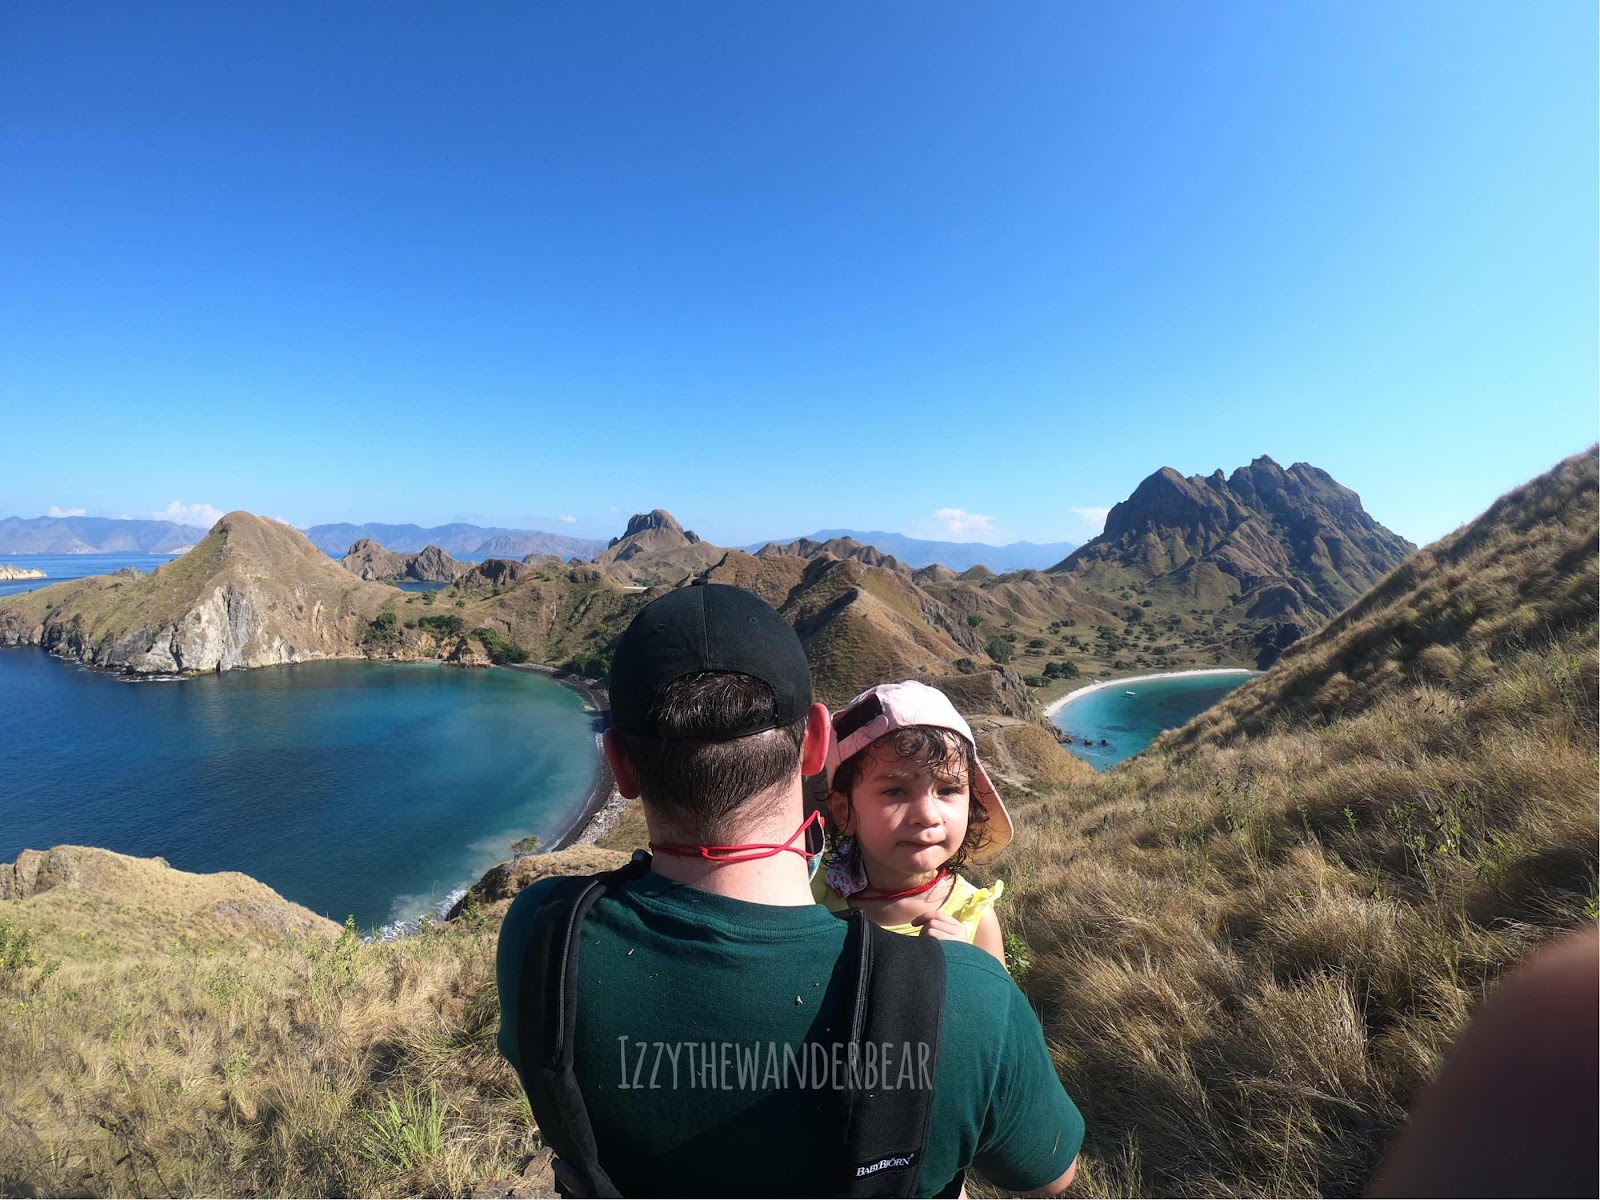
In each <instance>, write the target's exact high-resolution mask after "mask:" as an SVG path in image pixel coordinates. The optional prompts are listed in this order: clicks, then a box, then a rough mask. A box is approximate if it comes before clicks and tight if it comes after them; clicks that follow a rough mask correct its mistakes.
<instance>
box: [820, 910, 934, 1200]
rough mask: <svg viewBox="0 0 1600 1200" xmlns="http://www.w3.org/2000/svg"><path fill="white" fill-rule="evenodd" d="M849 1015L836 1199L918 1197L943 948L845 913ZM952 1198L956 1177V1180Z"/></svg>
mask: <svg viewBox="0 0 1600 1200" xmlns="http://www.w3.org/2000/svg"><path fill="white" fill-rule="evenodd" d="M842 915H843V916H844V918H845V920H846V921H848V922H849V925H850V932H849V934H848V935H847V936H846V938H845V955H846V956H847V960H848V961H847V966H846V969H847V972H848V974H847V976H846V978H847V979H849V980H850V983H851V992H850V994H851V996H852V1004H853V1011H852V1013H851V1018H850V1044H849V1047H848V1050H847V1059H846V1061H847V1065H848V1066H849V1067H850V1069H849V1070H847V1072H846V1081H847V1083H848V1085H849V1086H847V1087H846V1088H845V1089H844V1090H843V1091H841V1092H840V1093H839V1098H840V1102H841V1106H840V1107H841V1111H840V1117H841V1120H842V1123H843V1130H842V1132H843V1145H844V1161H843V1164H842V1170H841V1172H840V1176H839V1179H838V1194H839V1195H841V1196H910V1195H913V1194H914V1189H915V1188H916V1184H917V1174H918V1171H919V1169H920V1168H921V1165H922V1154H923V1149H924V1147H925V1146H926V1144H927V1141H928V1124H929V1120H930V1118H931V1117H932V1115H933V1081H934V1072H935V1071H936V1069H937V1068H938V1065H939V1031H940V1026H941V1023H942V1021H943V1018H944V993H945V969H944V968H945V963H944V948H943V947H942V946H940V945H939V943H938V941H937V940H936V939H934V938H931V937H906V936H905V935H904V934H900V933H890V932H889V931H888V930H887V929H883V928H880V927H879V926H877V925H875V924H873V922H872V921H870V920H868V919H867V915H866V914H865V913H864V912H862V911H861V910H860V909H857V908H852V909H847V910H846V911H845V913H844V914H842ZM954 1187H955V1190H954V1191H951V1192H950V1193H949V1194H950V1195H955V1194H957V1193H958V1192H959V1191H960V1188H961V1177H960V1176H959V1175H958V1176H957V1177H956V1179H955V1181H954Z"/></svg>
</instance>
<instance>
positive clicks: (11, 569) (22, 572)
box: [0, 563, 49, 582]
mask: <svg viewBox="0 0 1600 1200" xmlns="http://www.w3.org/2000/svg"><path fill="white" fill-rule="evenodd" d="M48 578H49V576H48V575H46V574H45V573H44V572H43V571H41V570H39V569H38V568H37V567H15V566H12V565H11V564H10V563H0V582H10V581H11V580H15V579H48Z"/></svg>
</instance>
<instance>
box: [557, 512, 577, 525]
mask: <svg viewBox="0 0 1600 1200" xmlns="http://www.w3.org/2000/svg"><path fill="white" fill-rule="evenodd" d="M556 520H558V521H560V522H561V523H562V524H563V525H576V524H577V523H578V518H577V517H575V516H573V515H572V514H571V513H563V514H562V515H561V516H559V517H557V518H556Z"/></svg>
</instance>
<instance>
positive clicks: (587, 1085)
mask: <svg viewBox="0 0 1600 1200" xmlns="http://www.w3.org/2000/svg"><path fill="white" fill-rule="evenodd" d="M554 882H555V881H554V880H541V881H540V882H539V883H537V884H534V885H533V886H531V887H529V888H527V889H526V890H525V891H523V893H522V894H521V895H519V896H518V897H517V898H516V900H515V901H514V902H513V903H512V905H511V909H510V911H509V912H508V913H507V914H506V919H505V924H504V927H503V928H502V929H501V933H500V953H499V962H498V970H497V975H498V979H499V985H500V1051H501V1053H502V1054H504V1055H505V1056H506V1058H507V1059H509V1060H510V1062H511V1064H512V1065H513V1066H517V1067H518V1068H519V1071H520V1065H519V1064H518V1062H517V1046H516V1028H517V989H518V986H519V983H520V981H521V978H522V967H523V951H524V947H525V945H526V942H527V933H528V926H529V921H530V919H531V918H532V916H533V912H534V909H535V908H536V907H537V906H538V904H539V903H540V900H541V899H542V897H543V896H544V895H545V894H546V892H547V891H548V889H549V888H550V887H551V886H553V884H554ZM582 936H583V939H584V945H583V951H582V960H581V967H580V982H579V1008H578V1012H579V1016H578V1024H577V1043H576V1047H575V1056H576V1064H577V1074H578V1083H579V1086H580V1088H581V1089H582V1091H583V1096H584V1100H585V1103H586V1104H587V1105H588V1109H589V1117H590V1121H591V1123H592V1124H593V1126H594V1131H595V1140H596V1143H597V1144H598V1146H599V1149H600V1161H601V1163H602V1165H603V1166H604V1167H605V1169H606V1172H607V1173H608V1174H609V1175H610V1176H611V1179H612V1181H613V1182H614V1183H615V1184H616V1185H617V1186H618V1188H619V1189H620V1190H621V1191H622V1193H623V1194H624V1195H652V1196H679V1195H699V1196H735V1195H737V1196H744V1195H769V1196H821V1195H827V1194H829V1193H830V1191H832V1190H834V1187H835V1185H834V1183H833V1180H834V1179H836V1178H837V1171H838V1169H839V1162H838V1153H837V1145H838V1142H837V1137H836V1134H835V1131H834V1129H833V1127H832V1126H831V1125H830V1120H831V1119H832V1114H833V1113H834V1111H835V1108H834V1106H833V1103H832V1101H833V1097H832V1095H831V1094H830V1093H829V1092H828V1091H827V1090H825V1089H826V1088H827V1087H829V1086H832V1085H833V1083H834V1082H835V1081H837V1080H838V1079H839V1072H840V1068H841V1066H842V1064H841V1063H840V1062H838V1061H837V1059H834V1058H831V1057H830V1054H829V1049H828V1048H829V1047H831V1046H832V1045H834V1044H836V1043H838V1044H843V1043H844V1042H845V1041H846V1040H847V1036H848V1035H847V1034H846V1033H845V1032H843V1031H841V1029H840V1027H841V1025H843V1024H844V1022H845V1020H846V1019H847V1018H848V1015H849V1006H848V1003H847V998H846V997H845V995H844V992H845V986H846V985H845V982H844V971H843V969H842V968H840V967H839V965H838V959H839V957H840V952H841V951H842V949H843V947H844V937H845V923H844V922H843V921H841V920H839V919H838V918H837V917H835V916H833V915H832V914H830V913H829V912H827V911H826V910H825V909H823V908H821V907H820V906H807V907H781V906H777V905H769V904H750V903H747V902H745V901H742V900H733V899H729V898H728V897H726V896H718V895H715V894H713V893H711V892H705V891H701V890H700V889H698V888H693V887H688V886H685V885H683V884H677V883H673V882H671V881H669V880H666V879H663V878H662V877H661V876H659V875H654V874H652V875H647V876H645V877H644V878H643V879H640V880H638V881H636V882H634V883H630V884H627V885H624V886H623V887H621V888H619V889H617V890H616V891H614V892H612V893H611V894H609V895H608V896H606V897H605V898H604V899H602V900H600V901H599V902H597V903H596V904H595V906H594V907H593V908H592V909H591V910H590V912H589V915H588V917H587V918H586V919H585V921H584V924H583V933H582ZM940 944H941V945H942V946H943V947H944V948H945V954H946V975H947V983H946V995H945V1005H944V1024H943V1027H942V1032H941V1035H940V1049H939V1058H938V1066H937V1070H936V1071H935V1072H933V1084H934V1101H933V1118H932V1122H931V1128H930V1132H929V1135H928V1144H927V1148H926V1151H925V1152H924V1156H923V1160H922V1163H921V1166H920V1168H919V1171H918V1176H917V1194H918V1195H921V1196H932V1195H934V1194H935V1193H936V1192H938V1191H939V1190H940V1189H941V1188H943V1187H944V1186H945V1185H946V1184H947V1183H948V1182H949V1181H950V1180H952V1179H953V1178H954V1177H955V1174H956V1172H957V1171H959V1170H963V1169H965V1168H967V1167H969V1166H975V1167H977V1168H978V1169H979V1170H981V1171H982V1172H983V1173H984V1175H985V1176H987V1177H988V1178H989V1179H990V1180H992V1181H993V1182H994V1183H996V1184H998V1185H999V1186H1001V1187H1003V1188H1007V1189H1010V1190H1014V1191H1026V1190H1030V1189H1034V1188H1038V1187H1042V1186H1043V1185H1045V1184H1047V1183H1050V1182H1052V1181H1053V1180H1055V1179H1057V1178H1058V1177H1060V1175H1061V1174H1062V1173H1063V1172H1065V1171H1066V1169H1067V1167H1068V1166H1069V1165H1070V1164H1071V1162H1072V1160H1073V1159H1074V1158H1075V1157H1077V1154H1078V1147H1079V1145H1080V1143H1081V1142H1082V1140H1083V1118H1082V1117H1081V1116H1080V1115H1079V1113H1078V1110H1077V1107H1076V1106H1075V1105H1074V1104H1073V1103H1072V1100H1071V1099H1070V1098H1069V1097H1068V1096H1067V1093H1066V1091H1065V1090H1064V1089H1063V1088H1062V1086H1061V1082H1060V1080H1059V1079H1057V1077H1056V1074H1055V1070H1054V1068H1053V1066H1052V1065H1051V1062H1050V1054H1049V1051H1048V1050H1047V1049H1046V1048H1045V1044H1044V1035H1043V1033H1042V1031H1041V1030H1040V1028H1039V1021H1038V1018H1037V1017H1036V1016H1035V1015H1034V1013H1033V1010H1032V1009H1031V1008H1029V1007H1028V1002H1027V999H1026V998H1025V997H1024V996H1023V994H1022V993H1021V992H1020V991H1019V990H1018V989H1017V986H1016V984H1014V983H1013V982H1012V981H1011V978H1010V976H1008V975H1007V974H1006V973H1005V970H1004V969H1003V968H1002V967H1001V966H1000V964H999V963H997V962H996V961H995V960H994V959H993V958H992V957H991V956H990V955H988V954H986V953H985V952H984V951H982V950H978V949H976V948H975V947H972V946H969V945H966V944H964V943H960V942H941V943H940ZM916 1060H917V1053H916V1051H915V1050H914V1049H913V1048H911V1047H909V1046H907V1047H894V1046H893V1045H891V1047H890V1048H889V1050H888V1051H886V1052H885V1053H884V1054H883V1055H881V1066H880V1069H883V1068H884V1067H886V1068H888V1070H889V1071H891V1072H892V1073H893V1075H894V1076H895V1078H896V1081H897V1083H898V1084H899V1086H907V1084H906V1083H905V1082H903V1081H905V1080H907V1079H910V1080H912V1082H913V1085H914V1083H915V1079H916V1073H917V1072H918V1070H919V1069H923V1068H922V1064H919V1063H918V1062H917V1061H916ZM859 1065H860V1064H858V1066H859Z"/></svg>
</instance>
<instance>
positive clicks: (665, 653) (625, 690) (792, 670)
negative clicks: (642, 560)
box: [611, 583, 811, 741]
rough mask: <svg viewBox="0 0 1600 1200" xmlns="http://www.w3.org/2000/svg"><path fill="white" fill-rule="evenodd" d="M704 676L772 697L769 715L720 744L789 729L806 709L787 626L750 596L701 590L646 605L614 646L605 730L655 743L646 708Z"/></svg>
mask: <svg viewBox="0 0 1600 1200" xmlns="http://www.w3.org/2000/svg"><path fill="white" fill-rule="evenodd" d="M708 671H710V672H719V673H726V674H730V675H748V676H750V677H751V678H753V679H759V680H760V681H761V682H762V683H764V684H766V685H767V686H768V687H770V688H771V689H772V699H773V712H772V715H771V716H770V717H767V716H766V715H765V714H761V713H756V714H752V715H751V717H750V718H749V720H748V721H747V723H746V724H745V725H742V726H740V727H739V728H738V729H737V730H736V731H733V732H730V733H729V734H728V737H727V739H726V740H728V741H732V740H734V739H735V738H742V737H748V736H750V735H751V734H752V733H761V732H763V731H765V730H768V729H776V728H778V727H779V726H780V725H790V724H793V723H794V722H795V721H798V720H800V718H802V717H804V716H805V715H806V711H807V710H808V709H809V708H810V707H811V667H810V666H809V665H808V664H807V662H806V655H805V651H804V650H802V649H801V647H800V639H799V638H798V637H796V636H795V632H794V630H793V629H791V628H790V627H789V622H787V621H785V620H784V619H783V618H782V617H780V616H779V615H778V614H777V612H776V611H775V610H774V609H773V607H772V606H771V605H770V604H768V603H767V602H766V601H765V600H763V599H762V598H761V597H760V596H757V595H756V594H755V593H754V592H747V591H745V590H744V589H743V588H737V587H732V586H730V585H728V584H725V583H705V584H697V585H694V586H691V587H684V588H679V589H678V590H677V591H674V592H668V593H667V594H666V595H665V596H662V597H661V598H660V599H659V600H654V601H652V602H651V603H649V604H648V605H646V606H645V607H644V608H643V609H642V610H641V611H640V613H639V615H638V616H636V617H634V619H633V622H632V624H630V625H629V626H628V628H627V631H626V632H625V633H624V634H623V635H622V637H621V638H620V639H619V640H618V641H617V649H616V653H615V654H613V655H612V658H611V723H612V725H613V726H615V728H616V729H617V731H618V732H620V733H626V734H632V735H634V736H638V737H655V736H657V735H658V734H659V732H660V731H659V730H657V729H656V727H655V722H654V721H653V720H652V719H651V717H650V705H651V702H652V701H653V700H654V699H655V698H656V697H657V696H659V695H660V694H661V693H662V692H663V691H664V690H665V689H666V687H667V685H668V684H670V683H673V682H674V681H676V680H679V679H682V678H683V677H684V676H685V675H698V674H701V673H703V672H708Z"/></svg>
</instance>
